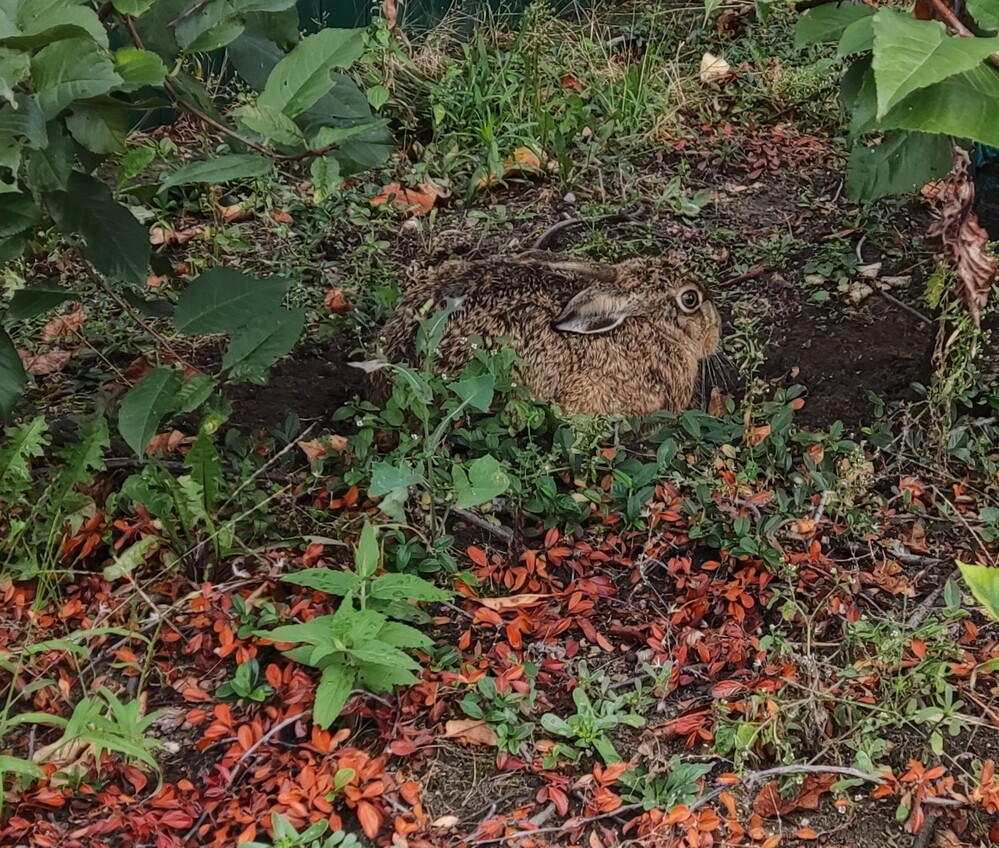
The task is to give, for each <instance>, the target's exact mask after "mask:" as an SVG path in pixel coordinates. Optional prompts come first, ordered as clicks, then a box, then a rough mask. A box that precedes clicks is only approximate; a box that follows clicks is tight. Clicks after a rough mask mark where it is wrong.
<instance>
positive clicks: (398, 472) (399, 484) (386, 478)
mask: <svg viewBox="0 0 999 848" xmlns="http://www.w3.org/2000/svg"><path fill="white" fill-rule="evenodd" d="M422 480H423V475H422V474H418V473H416V472H414V471H413V469H412V468H411V467H410V466H409V465H408V464H406V463H405V462H399V464H398V465H397V464H395V463H392V462H385V461H378V462H373V463H372V464H371V485H369V486H368V494H369V495H370V496H371V497H373V498H379V497H381V496H382V495H387V494H388V493H389V492H392V491H394V490H396V489H404V488H407V487H409V486H412V485H415V484H416V483H420V482H422Z"/></svg>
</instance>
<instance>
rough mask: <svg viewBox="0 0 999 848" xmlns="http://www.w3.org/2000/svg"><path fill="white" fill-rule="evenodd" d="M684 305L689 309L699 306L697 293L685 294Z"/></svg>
mask: <svg viewBox="0 0 999 848" xmlns="http://www.w3.org/2000/svg"><path fill="white" fill-rule="evenodd" d="M683 305H684V306H686V307H687V308H689V309H693V308H694V307H695V306H697V292H693V291H689V292H684V293H683Z"/></svg>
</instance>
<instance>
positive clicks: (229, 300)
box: [174, 268, 288, 335]
mask: <svg viewBox="0 0 999 848" xmlns="http://www.w3.org/2000/svg"><path fill="white" fill-rule="evenodd" d="M287 290H288V281H287V280H285V279H282V278H280V277H269V278H267V279H263V280H259V279H256V278H254V277H247V276H245V275H243V274H241V273H239V272H238V271H234V270H232V269H231V268H213V269H211V270H210V271H205V273H203V274H202V275H201V276H199V277H197V278H196V279H194V280H192V281H191V283H190V284H189V285H188V287H187V288H186V289H184V291H183V292H181V295H180V297H179V298H178V299H177V309H176V311H175V312H174V326H175V327H176V328H177V330H178V331H179V332H181V333H189V334H191V335H195V334H199V333H235V332H237V331H238V330H240V329H241V328H242V327H244V326H246V325H247V324H249V323H250V322H251V321H254V320H255V319H256V318H257V317H259V316H261V315H265V316H266V315H269V314H271V313H272V312H274V311H275V310H276V309H278V308H279V307H280V305H281V301H282V300H283V299H284V295H285V292H286V291H287Z"/></svg>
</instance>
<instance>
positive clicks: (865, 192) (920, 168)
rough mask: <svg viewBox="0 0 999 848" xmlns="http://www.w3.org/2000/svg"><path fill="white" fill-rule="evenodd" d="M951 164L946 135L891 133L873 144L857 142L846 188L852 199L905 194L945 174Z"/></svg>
mask: <svg viewBox="0 0 999 848" xmlns="http://www.w3.org/2000/svg"><path fill="white" fill-rule="evenodd" d="M950 168H951V152H950V141H949V140H948V139H947V138H946V137H945V136H942V135H931V134H928V133H918V132H905V131H902V132H894V133H889V134H888V135H886V136H885V137H884V139H882V141H881V143H880V144H878V145H876V146H874V147H865V146H864V145H863V144H861V143H859V142H858V143H857V144H855V145H854V147H853V150H852V151H851V152H850V169H849V172H848V173H847V178H846V191H847V195H848V196H849V197H850V198H851V199H852V200H860V199H864V200H874V199H875V198H878V197H884V196H885V195H889V194H906V193H907V192H910V191H913V190H914V189H917V188H919V187H921V186H924V185H926V183H928V182H930V181H931V180H935V179H938V178H939V177H942V176H943V175H944V174H946V173H947V172H948V171H949V170H950Z"/></svg>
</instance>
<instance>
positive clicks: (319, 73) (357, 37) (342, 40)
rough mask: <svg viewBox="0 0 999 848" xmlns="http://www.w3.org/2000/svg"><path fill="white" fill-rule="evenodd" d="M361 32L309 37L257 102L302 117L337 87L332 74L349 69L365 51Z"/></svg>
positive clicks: (278, 68) (335, 31)
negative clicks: (335, 71)
mask: <svg viewBox="0 0 999 848" xmlns="http://www.w3.org/2000/svg"><path fill="white" fill-rule="evenodd" d="M363 33H364V31H363V30H361V29H324V30H321V31H320V32H317V33H315V35H310V36H307V37H306V38H303V39H302V41H301V42H300V43H299V44H297V45H296V46H295V48H294V50H292V51H291V52H290V53H289V54H288V55H287V56H285V58H284V59H282V60H281V61H280V62H278V64H277V66H276V67H275V68H274V70H273V71H271V74H270V76H269V77H268V78H267V84H266V85H265V86H264V90H263V91H262V92H261V94H260V99H259V100H258V101H257V103H258V105H259V106H261V107H265V108H266V107H270V108H272V109H277V110H279V111H282V112H284V113H285V114H286V115H288V117H291V118H294V117H296V116H297V115H301V114H302V113H303V112H304V111H305V110H306V109H308V108H309V107H311V106H313V105H315V103H316V101H318V100H319V98H321V97H322V96H323V95H324V94H326V93H327V92H329V90H330V89H331V88H332V87H333V80H332V78H331V77H330V72H331V71H332V70H333V69H334V68H347V67H349V66H350V65H351V63H353V62H354V60H355V59H357V58H359V57H360V56H361V54H362V52H363V50H364V42H363Z"/></svg>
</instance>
